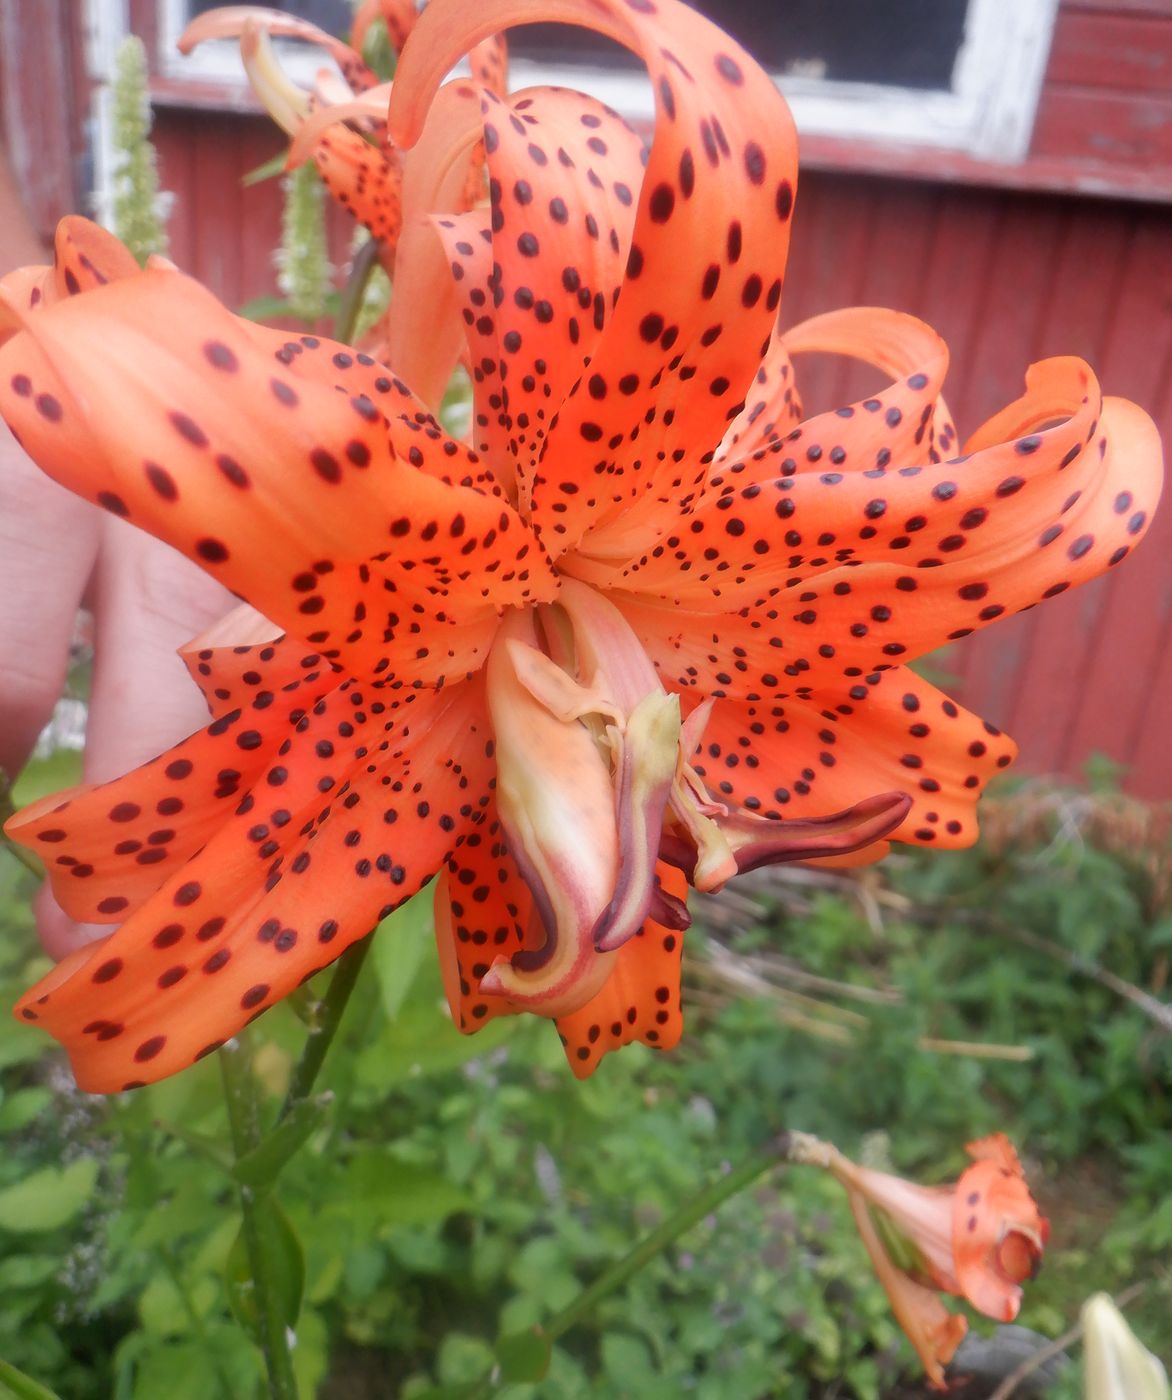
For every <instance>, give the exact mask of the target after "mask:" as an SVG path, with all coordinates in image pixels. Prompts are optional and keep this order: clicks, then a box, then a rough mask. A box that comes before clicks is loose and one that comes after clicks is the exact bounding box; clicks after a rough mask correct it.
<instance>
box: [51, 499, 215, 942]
mask: <svg viewBox="0 0 1172 1400" xmlns="http://www.w3.org/2000/svg"><path fill="white" fill-rule="evenodd" d="M50 484H51V483H50ZM61 494H62V495H64V494H65V493H64V492H62V493H61ZM68 499H71V498H68ZM86 509H87V510H92V508H91V507H88V506H87V507H86ZM93 513H94V515H95V516H97V512H93ZM97 524H98V527H99V532H100V546H99V549H98V552H97V558H96V561H95V565H94V571H93V578H92V581H91V586H90V591H89V595H88V598H89V602H90V604H91V606H92V608H93V611H94V625H95V635H94V669H93V681H92V684H91V688H90V707H89V719H88V722H87V725H86V747H85V759H84V764H83V777H84V780H85V781H86V782H87V783H104V782H108V781H109V780H110V779H111V778H117V777H119V776H120V775H121V774H123V773H127V772H129V771H130V770H131V769H132V768H137V767H138V765H139V764H140V763H145V762H146V761H147V759H150V758H154V757H155V756H156V755H157V754H160V753H162V751H163V750H164V749H166V748H169V747H170V746H171V745H172V744H174V743H176V742H177V741H178V740H180V739H183V738H186V736H187V735H188V734H190V733H192V732H193V731H194V730H196V729H198V728H199V727H200V726H201V725H203V724H206V723H207V719H208V712H207V706H206V705H205V704H204V700H203V696H202V695H201V694H200V692H199V690H198V689H197V688H196V686H195V685H194V684H193V683H192V680H191V677H190V676H189V675H188V674H187V670H186V668H185V667H184V665H183V663H182V662H181V661H180V660H179V657H178V656H177V655H176V649H177V648H178V647H179V646H181V645H182V644H183V643H184V642H188V641H190V640H191V638H192V637H193V636H195V635H196V633H198V632H202V631H203V630H204V628H205V627H207V626H208V625H209V623H211V622H213V621H215V620H216V619H218V618H219V617H221V616H222V615H223V614H224V613H225V612H227V611H228V610H229V609H230V608H231V607H232V606H233V603H234V599H233V598H232V596H231V594H230V593H228V592H227V591H226V590H225V589H224V588H222V587H221V586H220V585H219V584H218V583H216V582H215V581H214V580H212V579H210V578H209V577H208V576H207V575H206V574H204V573H202V572H201V571H200V570H199V569H197V568H196V567H195V565H194V564H192V563H191V562H190V561H189V560H187V559H185V558H184V557H183V556H182V555H181V554H179V553H177V552H176V551H175V550H173V549H172V548H171V547H170V546H169V545H165V544H162V543H161V542H160V541H159V540H156V539H153V538H152V537H151V536H150V535H147V534H144V533H143V532H142V531H141V530H136V529H135V528H134V527H133V526H131V525H128V524H126V522H125V521H122V520H118V519H117V518H116V517H114V516H102V517H100V519H98V521H97ZM34 909H35V911H36V917H37V929H38V932H39V934H40V938H41V943H42V945H43V946H44V949H45V951H46V952H47V953H48V954H49V956H50V957H53V958H57V959H60V958H63V957H65V956H66V955H67V954H68V953H72V952H73V951H74V950H75V949H77V948H80V947H82V946H83V945H84V944H86V943H89V942H91V941H92V940H93V939H95V938H103V937H105V936H106V935H108V934H109V933H110V926H109V925H108V924H78V923H75V922H74V921H73V920H72V919H71V918H70V917H69V916H68V915H67V914H66V913H65V912H64V910H63V909H62V908H61V906H60V905H59V904H58V903H57V901H56V900H55V899H54V898H53V894H52V892H51V890H50V889H49V888H48V886H46V887H44V888H43V889H42V890H41V891H40V892H39V894H38V895H37V898H36V900H35V902H34Z"/></svg>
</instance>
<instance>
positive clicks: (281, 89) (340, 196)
mask: <svg viewBox="0 0 1172 1400" xmlns="http://www.w3.org/2000/svg"><path fill="white" fill-rule="evenodd" d="M417 17H418V12H417V10H416V8H415V3H414V0H375V3H373V4H371V3H368V4H366V5H364V6H363V7H362V9H361V10H360V11H359V13H358V14H356V16H355V23H354V33H353V36H352V37H353V46H351V45H350V44H347V43H345V42H344V41H343V40H341V39H337V38H335V37H334V36H333V35H331V34H328V33H326V32H325V31H324V30H322V29H320V28H319V27H318V26H317V25H315V24H312V23H310V21H308V20H304V19H299V18H298V17H297V16H295V15H288V14H285V13H284V12H283V11H281V10H274V9H269V8H267V7H265V6H261V5H226V6H223V7H221V8H219V9H214V10H208V11H206V12H205V13H204V14H201V15H198V16H197V17H196V18H195V19H194V20H193V21H192V22H191V23H190V24H189V25H188V26H187V28H186V29H185V30H184V31H183V33H182V35H180V38H179V51H180V52H181V53H184V54H188V53H191V52H192V50H193V49H195V48H196V47H197V46H198V45H199V44H202V43H206V42H207V41H208V40H210V39H230V38H237V39H239V40H240V53H241V58H242V60H243V64H244V70H245V73H246V74H247V76H248V79H249V82H250V83H251V85H252V89H253V91H254V92H255V93H256V95H257V97H258V98H259V99H260V101H261V102H262V103H263V104H264V107H265V109H266V110H267V111H268V113H269V115H270V116H271V117H272V118H273V120H274V121H275V122H276V123H277V124H278V125H279V126H280V127H281V128H282V129H283V130H284V131H285V132H286V134H287V135H289V136H290V137H292V138H293V144H292V147H291V149H290V159H289V165H290V167H291V168H293V167H296V166H298V165H300V164H302V163H303V162H304V161H305V160H307V159H309V160H312V161H313V162H314V164H315V165H316V167H317V169H318V172H319V174H320V175H321V178H322V181H323V183H324V184H325V186H326V188H327V189H328V190H329V192H330V193H331V194H332V195H333V197H334V198H335V199H336V200H337V201H338V203H340V204H341V205H342V206H343V207H344V208H345V209H346V210H347V211H348V212H349V213H351V214H352V215H353V216H354V217H355V218H356V219H357V220H358V222H359V223H360V224H362V225H363V226H364V227H365V228H366V229H368V230H369V232H370V234H371V235H372V237H374V238H375V239H377V240H378V242H379V244H380V250H381V253H382V256H383V260H384V263H385V265H386V267H387V271H388V272H391V271H392V270H393V267H394V260H395V251H396V249H397V247H398V243H399V237H400V233H401V231H402V227H403V213H404V211H403V204H402V185H403V168H402V167H403V162H402V156H401V154H400V152H399V151H398V150H397V149H396V148H395V146H394V145H393V144H391V143H390V142H389V141H388V140H387V130H386V110H387V95H388V92H389V85H388V84H384V83H380V82H379V78H378V75H377V74H376V73H374V72H373V71H372V70H371V69H370V68H369V67H368V66H367V64H366V62H365V61H364V60H363V57H362V44H363V40H364V38H365V36H366V33H367V31H368V29H369V28H370V25H371V24H372V23H373V22H374V21H375V20H376V19H382V20H383V21H384V23H385V25H386V29H387V34H388V37H389V39H390V42H391V47H392V48H393V49H394V51H395V52H396V53H399V52H400V51H401V50H402V47H403V45H404V43H405V42H406V40H407V37H408V35H409V34H410V32H411V30H412V29H413V28H414V25H415V21H416V19H417ZM272 35H276V36H279V37H285V38H293V39H299V40H303V41H305V42H307V43H311V44H316V45H318V46H320V47H321V48H322V49H324V50H325V52H326V53H327V54H328V55H329V56H330V57H331V58H332V59H333V60H334V62H335V63H336V64H337V66H338V68H339V70H340V71H341V74H342V79H343V84H342V86H341V90H339V89H338V88H337V86H336V83H333V82H330V81H329V75H328V74H326V75H324V76H323V77H322V78H321V79H319V83H318V88H317V91H316V92H314V93H306V92H303V91H301V89H299V88H298V87H297V86H296V85H295V84H294V83H293V82H291V81H290V79H289V78H288V77H287V76H286V75H285V73H284V72H283V71H282V69H281V67H280V64H279V63H278V61H277V58H276V55H275V54H274V52H273V48H272V44H271V42H270V36H272ZM506 70H507V52H506V49H505V44H504V40H503V39H502V38H501V37H500V36H499V35H492V36H490V37H489V38H488V39H486V40H485V41H484V42H482V43H480V44H478V45H476V46H475V49H474V52H473V54H472V74H473V77H474V79H475V80H476V81H477V82H478V83H480V84H483V85H484V86H485V87H488V88H490V89H491V90H492V91H494V92H499V93H503V92H504V90H505V83H506ZM479 157H480V158H479V160H473V161H471V162H470V163H469V166H468V169H467V172H466V174H465V181H464V183H465V199H464V204H463V207H465V208H466V207H468V206H469V205H470V204H472V203H474V202H475V201H476V199H477V198H478V197H479V196H480V194H481V191H482V188H483V152H480V153H479Z"/></svg>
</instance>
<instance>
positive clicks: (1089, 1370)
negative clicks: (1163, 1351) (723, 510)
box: [1082, 1293, 1169, 1400]
mask: <svg viewBox="0 0 1172 1400" xmlns="http://www.w3.org/2000/svg"><path fill="white" fill-rule="evenodd" d="M1082 1328H1083V1346H1084V1348H1085V1354H1086V1368H1085V1369H1086V1400H1168V1396H1169V1390H1168V1375H1167V1372H1166V1371H1165V1370H1164V1367H1163V1366H1162V1365H1161V1363H1160V1362H1159V1361H1157V1360H1156V1358H1155V1357H1154V1356H1153V1355H1152V1353H1151V1352H1150V1351H1148V1349H1147V1347H1145V1346H1144V1345H1143V1343H1142V1342H1141V1341H1140V1340H1139V1338H1138V1337H1137V1336H1136V1335H1135V1333H1134V1332H1133V1331H1132V1330H1131V1328H1130V1327H1129V1326H1128V1325H1127V1319H1126V1318H1125V1317H1124V1316H1123V1314H1122V1313H1121V1312H1120V1311H1119V1309H1118V1308H1117V1307H1116V1306H1115V1304H1114V1302H1113V1301H1112V1300H1111V1298H1109V1297H1108V1296H1107V1294H1106V1293H1096V1294H1094V1296H1093V1297H1091V1298H1088V1299H1087V1301H1086V1302H1085V1303H1084V1304H1083V1306H1082Z"/></svg>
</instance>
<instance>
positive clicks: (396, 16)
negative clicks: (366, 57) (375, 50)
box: [350, 0, 419, 53]
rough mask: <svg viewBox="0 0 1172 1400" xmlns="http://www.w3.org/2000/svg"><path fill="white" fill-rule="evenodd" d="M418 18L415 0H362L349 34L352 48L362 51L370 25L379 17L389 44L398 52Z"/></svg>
mask: <svg viewBox="0 0 1172 1400" xmlns="http://www.w3.org/2000/svg"><path fill="white" fill-rule="evenodd" d="M418 18H419V11H418V10H417V9H416V7H415V0H363V2H362V4H361V5H360V6H359V7H358V9H357V11H356V12H355V14H354V28H353V30H352V31H351V34H350V37H351V39H352V41H353V44H354V48H355V49H356V50H357V51H358V52H359V53H361V52H362V46H363V44H365V42H366V35H367V32H368V31H369V29H370V26H371V25H372V24H373V23H374V21H375V20H376V19H381V20H382V21H383V23H384V24H385V25H386V27H387V37H388V38H389V39H390V41H391V46H392V47H393V48H394V50H395V52H396V53H398V52H400V50H401V49H402V47H403V45H404V44H405V43H406V42H407V35H408V34H410V33H411V31H412V29H414V27H415V21H416V20H417V19H418Z"/></svg>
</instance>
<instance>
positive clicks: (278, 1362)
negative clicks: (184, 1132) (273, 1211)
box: [219, 1032, 297, 1400]
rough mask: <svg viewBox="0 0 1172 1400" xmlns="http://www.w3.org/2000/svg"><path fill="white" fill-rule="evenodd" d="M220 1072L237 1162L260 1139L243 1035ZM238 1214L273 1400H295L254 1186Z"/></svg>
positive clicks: (225, 1054) (243, 1194)
mask: <svg viewBox="0 0 1172 1400" xmlns="http://www.w3.org/2000/svg"><path fill="white" fill-rule="evenodd" d="M219 1060H220V1070H221V1073H222V1074H223V1078H224V1100H225V1102H226V1104H227V1106H228V1125H229V1128H230V1129H231V1133H232V1147H233V1151H234V1152H235V1154H236V1159H237V1161H239V1160H240V1158H241V1157H244V1156H245V1155H246V1154H247V1153H249V1152H251V1151H252V1150H253V1148H255V1147H256V1146H257V1144H258V1143H259V1142H260V1140H261V1125H260V1105H259V1102H258V1100H257V1092H256V1080H255V1078H254V1077H253V1073H252V1051H251V1049H250V1047H249V1043H248V1040H247V1038H246V1036H245V1034H244V1033H243V1032H241V1033H240V1034H239V1035H237V1036H236V1037H235V1038H234V1039H233V1040H230V1041H229V1042H228V1043H227V1045H225V1046H224V1048H223V1049H222V1050H221V1051H220V1054H219ZM239 1195H240V1211H241V1214H242V1215H243V1218H244V1244H245V1248H246V1249H247V1251H248V1267H249V1272H250V1273H251V1274H252V1286H253V1289H254V1294H255V1298H256V1312H257V1318H258V1320H259V1331H260V1347H261V1352H262V1353H263V1355H264V1360H265V1370H266V1371H267V1372H268V1378H269V1396H270V1400H297V1383H296V1381H295V1380H294V1378H293V1361H292V1357H291V1356H290V1354H289V1341H288V1336H287V1331H286V1326H285V1319H284V1318H283V1317H282V1316H281V1314H280V1310H279V1308H278V1305H277V1298H278V1296H279V1288H278V1284H277V1271H278V1269H279V1267H280V1265H279V1263H278V1261H277V1259H276V1257H275V1253H274V1251H273V1250H272V1249H271V1247H270V1246H271V1243H272V1241H271V1236H270V1233H269V1231H268V1230H267V1229H266V1228H265V1223H264V1219H263V1211H262V1208H263V1205H264V1202H263V1201H262V1200H260V1199H258V1197H257V1193H256V1192H255V1191H253V1190H252V1189H251V1188H250V1187H247V1186H242V1187H241V1188H240V1193H239Z"/></svg>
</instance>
